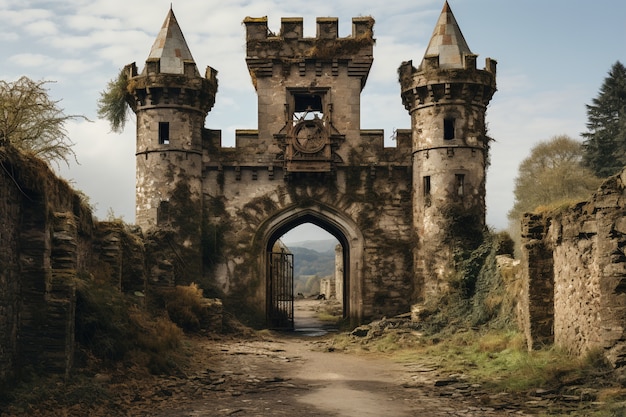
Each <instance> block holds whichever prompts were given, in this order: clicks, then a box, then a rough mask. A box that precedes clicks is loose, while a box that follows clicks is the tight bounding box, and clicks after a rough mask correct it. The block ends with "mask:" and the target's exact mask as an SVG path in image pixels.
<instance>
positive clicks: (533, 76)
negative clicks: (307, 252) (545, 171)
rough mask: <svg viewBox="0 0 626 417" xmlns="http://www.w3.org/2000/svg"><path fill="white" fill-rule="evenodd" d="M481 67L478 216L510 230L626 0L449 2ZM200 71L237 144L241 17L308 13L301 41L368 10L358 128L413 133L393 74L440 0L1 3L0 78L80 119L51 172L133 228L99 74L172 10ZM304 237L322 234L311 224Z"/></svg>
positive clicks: (414, 50) (575, 121)
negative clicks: (368, 46) (485, 94)
mask: <svg viewBox="0 0 626 417" xmlns="http://www.w3.org/2000/svg"><path fill="white" fill-rule="evenodd" d="M449 4H450V7H451V9H452V12H453V13H454V15H455V17H456V20H457V22H458V24H459V26H460V28H461V30H462V32H463V35H464V36H465V39H466V41H467V43H468V45H469V47H470V49H471V50H472V52H473V53H475V54H478V55H479V57H478V61H477V62H478V66H479V67H480V68H482V67H483V66H484V62H485V61H484V60H485V58H487V57H490V58H492V59H495V60H497V62H498V73H497V84H498V91H497V92H496V94H495V96H494V98H493V99H492V101H491V104H490V105H489V107H488V110H487V122H488V129H489V132H488V133H489V136H490V137H492V138H494V139H495V142H494V143H493V144H492V147H491V166H490V167H489V170H488V172H487V199H486V201H487V223H488V224H489V225H490V226H491V227H492V228H494V229H496V230H501V229H505V228H506V227H507V225H508V221H507V212H508V211H509V210H510V209H511V207H512V205H513V201H514V198H513V189H514V182H515V177H516V175H517V170H518V166H519V164H520V162H521V161H522V160H523V159H524V158H526V157H527V156H528V155H529V153H530V149H531V148H532V147H533V146H534V145H536V144H537V143H539V142H541V141H547V140H549V139H550V138H552V137H553V136H556V135H561V134H566V135H568V136H570V137H572V138H575V139H579V140H580V137H581V136H580V134H581V133H582V132H585V131H586V128H585V123H586V121H587V114H586V107H585V105H586V104H590V103H591V101H592V99H593V98H594V97H596V96H597V94H598V92H599V89H600V87H601V85H602V83H603V81H604V79H605V78H606V76H607V74H608V71H609V70H610V68H611V66H612V65H613V64H614V63H615V62H616V61H621V62H622V63H626V20H625V16H626V2H624V1H622V0H594V1H590V0H523V1H520V0H449ZM170 5H171V6H172V7H173V10H174V13H175V15H176V18H177V20H178V23H179V24H180V26H181V28H182V31H183V34H184V36H185V38H186V40H187V44H188V45H189V48H190V50H191V53H192V54H193V57H194V59H195V61H196V64H197V65H198V68H199V70H200V72H201V73H204V68H206V66H211V67H213V68H215V69H217V70H218V80H219V90H218V94H217V99H216V103H215V106H214V108H213V109H212V111H211V112H210V113H209V115H208V117H207V119H206V123H205V126H206V127H208V128H211V129H221V130H222V137H223V144H224V145H225V146H234V137H235V129H255V128H256V127H257V98H256V94H255V91H254V87H253V85H252V83H251V81H250V77H249V75H248V71H247V67H246V64H245V27H244V26H243V25H242V21H243V20H244V18H245V17H246V16H251V17H260V16H267V17H268V21H269V29H270V30H272V31H274V32H278V31H279V30H280V19H281V17H303V18H304V36H307V37H313V36H315V19H316V17H328V16H332V17H337V18H339V36H341V37H343V36H348V35H350V33H351V21H352V17H358V16H372V17H373V18H374V19H375V20H376V23H375V25H374V37H375V38H376V45H375V46H374V65H373V67H372V70H371V72H370V76H369V78H368V81H367V85H366V87H365V89H364V90H363V93H362V96H361V127H362V128H363V129H384V130H385V137H386V138H388V139H387V140H386V143H387V145H388V146H394V143H393V140H392V139H391V138H392V136H393V131H394V130H395V129H405V128H410V117H409V115H408V113H407V112H406V110H405V109H404V107H403V106H402V102H401V99H400V87H399V84H398V82H397V69H398V67H399V66H400V64H401V63H402V62H403V61H409V60H413V64H414V65H415V66H417V65H419V63H420V62H421V60H422V57H423V55H424V51H425V49H426V46H427V44H428V41H429V40H430V37H431V34H432V31H433V28H434V26H435V24H436V22H437V18H438V16H439V14H440V13H441V9H442V7H443V0H411V1H398V0H389V1H380V0H317V1H314V2H312V1H310V0H309V1H302V0H259V1H251V0H232V1H228V2H225V1H221V0H220V1H218V0H203V1H190V0H174V1H171V0H167V1H165V0H132V1H127V0H126V1H122V0H61V1H50V0H47V1H38V0H0V52H1V53H0V79H2V80H5V81H15V80H17V79H18V78H19V77H20V76H23V75H25V76H27V77H29V78H31V79H33V80H38V81H39V80H49V81H52V82H51V83H49V84H47V86H48V88H49V94H50V96H51V98H53V99H54V100H60V102H59V106H60V107H61V108H63V109H64V110H65V113H66V114H80V115H84V116H87V117H88V118H89V119H90V121H84V120H75V121H72V122H69V123H68V124H67V125H66V128H67V131H68V135H69V137H70V139H71V140H72V141H73V142H74V143H75V146H74V151H75V152H76V155H77V158H78V162H79V164H75V163H71V164H70V166H69V167H66V166H63V165H62V166H60V167H59V168H58V169H57V172H58V173H59V174H60V176H62V177H64V178H66V179H67V180H69V181H70V182H71V183H72V184H73V186H74V187H75V188H77V189H79V190H81V191H83V192H84V193H85V194H86V195H87V196H89V198H90V202H91V204H92V205H93V206H94V207H95V214H96V216H97V217H98V218H100V219H104V218H106V217H108V216H109V215H114V216H116V217H122V218H123V219H124V220H125V221H127V222H129V223H133V222H134V218H135V215H134V205H135V202H134V199H135V156H134V154H135V123H134V116H132V117H131V118H130V120H129V122H128V124H127V125H126V129H125V131H124V132H123V133H122V134H116V133H112V132H110V128H109V126H108V124H107V122H105V121H103V120H99V119H98V117H97V101H98V98H99V97H100V92H101V91H102V90H104V89H105V88H106V85H107V82H108V81H109V80H111V79H113V78H115V77H116V76H117V74H118V72H119V70H120V69H121V68H122V67H123V66H124V65H126V64H129V63H132V62H136V63H137V66H138V68H139V69H141V68H143V66H144V63H145V60H146V58H147V57H148V54H149V52H150V49H151V47H152V44H153V42H154V40H155V38H156V35H157V33H158V32H159V29H160V28H161V25H162V23H163V21H164V19H165V17H166V15H167V12H168V10H169V8H170ZM305 230H306V231H307V233H306V234H302V233H298V236H299V240H303V239H302V237H303V236H305V237H306V238H312V239H316V238H325V237H326V236H327V235H324V234H318V233H315V232H314V231H313V230H312V229H311V228H308V229H306V228H305Z"/></svg>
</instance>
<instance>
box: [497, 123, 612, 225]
mask: <svg viewBox="0 0 626 417" xmlns="http://www.w3.org/2000/svg"><path fill="white" fill-rule="evenodd" d="M582 159H583V150H582V144H581V143H580V142H578V141H576V140H574V139H572V138H570V137H569V136H565V135H561V136H555V137H553V138H552V139H551V140H549V141H548V142H541V143H539V144H538V145H536V146H535V147H533V148H532V149H531V152H530V156H529V157H528V158H526V159H524V160H523V161H522V163H521V164H520V166H519V172H518V175H517V178H516V179H515V190H514V194H515V203H514V205H513V208H512V209H511V211H509V215H508V216H509V220H511V221H512V222H519V219H520V218H521V216H522V214H523V213H525V212H532V211H534V210H535V209H536V208H538V207H539V206H551V205H556V204H559V203H565V202H571V201H574V200H575V201H580V200H584V199H586V198H588V197H589V196H590V195H591V194H592V193H593V191H595V190H596V189H597V187H598V186H599V185H600V181H601V180H600V179H598V178H597V177H596V176H595V175H594V174H593V172H591V170H589V169H588V168H586V167H584V166H583V165H582Z"/></svg>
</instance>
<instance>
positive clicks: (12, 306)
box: [0, 149, 23, 381]
mask: <svg viewBox="0 0 626 417" xmlns="http://www.w3.org/2000/svg"><path fill="white" fill-rule="evenodd" d="M0 151H1V149H0ZM0 159H1V160H2V161H1V163H2V167H3V169H2V170H1V171H0V172H1V173H0V219H2V221H0V248H2V249H1V250H0V381H4V380H7V379H9V378H10V377H11V376H13V373H14V370H15V367H16V353H17V320H18V312H19V293H20V285H19V273H20V272H19V268H18V262H19V235H20V230H19V225H20V219H21V217H22V211H21V204H20V202H21V200H22V198H23V195H22V194H21V193H20V190H19V188H18V187H16V186H15V184H14V183H13V181H12V179H11V177H9V176H7V175H6V171H5V169H6V168H7V165H8V164H7V163H6V162H5V160H6V155H4V153H2V157H1V158H0ZM9 167H10V166H9Z"/></svg>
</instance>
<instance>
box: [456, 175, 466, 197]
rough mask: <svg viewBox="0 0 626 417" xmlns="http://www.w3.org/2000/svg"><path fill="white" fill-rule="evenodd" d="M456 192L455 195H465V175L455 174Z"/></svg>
mask: <svg viewBox="0 0 626 417" xmlns="http://www.w3.org/2000/svg"><path fill="white" fill-rule="evenodd" d="M454 177H455V179H456V192H457V195H463V194H464V193H465V174H456V175H455V176H454Z"/></svg>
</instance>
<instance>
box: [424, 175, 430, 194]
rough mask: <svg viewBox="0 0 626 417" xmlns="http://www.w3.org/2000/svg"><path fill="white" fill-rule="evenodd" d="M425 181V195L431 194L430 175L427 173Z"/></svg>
mask: <svg viewBox="0 0 626 417" xmlns="http://www.w3.org/2000/svg"><path fill="white" fill-rule="evenodd" d="M423 181H424V195H425V196H427V195H430V175H427V176H425V177H424V179H423Z"/></svg>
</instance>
